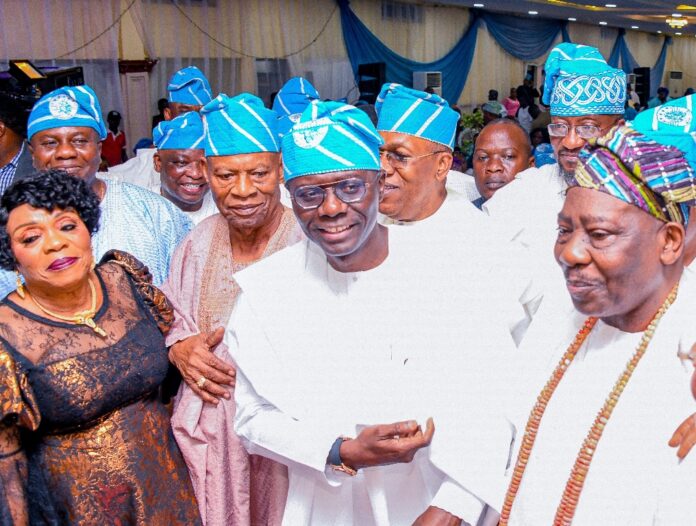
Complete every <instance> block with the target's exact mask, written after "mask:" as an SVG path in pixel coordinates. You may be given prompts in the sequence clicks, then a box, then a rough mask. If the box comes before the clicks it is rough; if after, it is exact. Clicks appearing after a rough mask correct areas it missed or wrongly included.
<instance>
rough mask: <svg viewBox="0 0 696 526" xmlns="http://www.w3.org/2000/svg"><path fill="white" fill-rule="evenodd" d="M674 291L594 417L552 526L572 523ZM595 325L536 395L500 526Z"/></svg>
mask: <svg viewBox="0 0 696 526" xmlns="http://www.w3.org/2000/svg"><path fill="white" fill-rule="evenodd" d="M677 288H678V286H675V287H674V288H673V289H672V291H671V292H670V294H669V295H668V296H667V299H666V300H665V302H664V303H663V304H662V306H661V307H660V309H659V310H658V311H657V313H656V314H655V316H654V317H653V319H652V321H651V322H650V324H649V325H648V328H647V329H646V330H645V332H644V333H643V337H642V338H641V340H640V343H639V344H638V347H637V349H636V351H635V352H634V353H633V356H632V357H631V359H630V360H629V362H628V364H626V368H625V369H624V371H623V372H622V373H621V376H619V379H618V380H617V381H616V384H615V385H614V388H613V389H612V390H611V392H610V393H609V396H608V397H607V399H606V401H605V403H604V406H603V407H602V409H601V410H600V411H599V413H598V414H597V417H596V418H595V421H594V423H593V424H592V427H591V428H590V431H589V433H588V434H587V437H586V438H585V440H584V442H583V444H582V447H581V448H580V451H579V452H578V456H577V457H576V459H575V464H574V465H573V469H572V470H571V473H570V476H569V477H568V482H566V487H565V490H564V491H563V496H562V497H561V503H560V504H559V506H558V509H557V510H556V516H555V518H554V521H553V524H554V526H569V525H570V524H571V523H572V522H573V517H574V515H575V510H576V508H577V505H578V501H579V500H580V493H581V492H582V489H583V486H584V484H585V479H586V478H587V473H588V472H589V470H590V464H591V462H592V458H593V456H594V453H595V451H596V450H597V445H598V443H599V440H600V438H601V437H602V432H603V431H604V428H605V426H606V425H607V423H608V421H609V418H610V417H611V414H612V412H613V411H614V408H615V407H616V404H617V402H618V401H619V397H620V396H621V393H623V391H624V389H625V388H626V385H627V384H628V381H629V380H630V379H631V375H632V374H633V371H634V370H635V368H636V367H637V366H638V362H639V361H640V359H641V358H642V357H643V355H644V354H645V351H646V350H647V348H648V344H649V343H650V340H652V337H653V335H654V334H655V329H656V328H657V324H658V323H659V321H660V319H661V318H662V316H663V315H664V313H665V312H667V309H669V307H670V305H672V303H674V300H675V299H676V297H677ZM596 323H597V318H592V317H590V318H588V319H587V320H586V321H585V324H584V325H583V327H582V328H581V329H580V332H578V334H577V335H576V336H575V339H574V340H573V342H572V343H571V344H570V346H569V347H568V350H567V351H566V352H565V353H564V354H563V356H562V357H561V360H560V362H559V363H558V365H557V366H556V369H555V370H554V371H553V374H552V375H551V378H549V380H548V382H547V383H546V385H545V386H544V388H543V389H542V391H541V393H540V394H539V396H538V398H537V401H536V403H535V404H534V408H533V409H532V412H531V414H530V416H529V419H528V420H527V426H526V427H525V430H524V437H523V438H522V445H521V446H520V451H519V453H518V454H517V461H516V463H515V468H514V470H513V472H512V477H511V480H510V485H509V486H508V490H507V494H506V495H505V502H504V503H503V509H502V511H501V513H500V522H499V525H500V526H507V524H508V522H509V520H510V512H511V511H512V505H513V503H514V502H515V497H516V496H517V492H518V490H519V489H520V484H521V483H522V477H523V476H524V470H525V468H526V467H527V463H528V462H529V457H530V456H531V453H532V448H533V447H534V441H535V440H536V437H537V432H538V431H539V426H540V424H541V419H542V417H543V416H544V412H545V411H546V407H547V406H548V403H549V401H550V400H551V397H552V396H553V393H554V391H555V390H556V388H557V387H558V385H559V384H560V382H561V379H562V378H563V375H564V374H565V372H566V371H567V369H568V367H569V366H570V364H571V363H572V362H573V359H574V358H575V355H576V354H577V352H578V351H579V350H580V347H582V344H583V343H584V342H585V339H586V338H587V335H588V334H590V332H591V331H592V329H593V327H594V326H595V324H596Z"/></svg>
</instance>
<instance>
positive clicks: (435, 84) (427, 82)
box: [413, 71, 442, 96]
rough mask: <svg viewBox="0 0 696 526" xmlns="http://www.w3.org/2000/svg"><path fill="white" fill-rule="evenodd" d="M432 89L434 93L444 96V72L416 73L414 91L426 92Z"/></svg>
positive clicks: (414, 74)
mask: <svg viewBox="0 0 696 526" xmlns="http://www.w3.org/2000/svg"><path fill="white" fill-rule="evenodd" d="M427 88H432V90H433V92H434V93H437V94H438V95H440V96H442V72H441V71H414V72H413V89H417V90H421V91H425V90H426V89H427Z"/></svg>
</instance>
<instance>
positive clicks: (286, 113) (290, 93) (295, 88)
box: [273, 77, 319, 137]
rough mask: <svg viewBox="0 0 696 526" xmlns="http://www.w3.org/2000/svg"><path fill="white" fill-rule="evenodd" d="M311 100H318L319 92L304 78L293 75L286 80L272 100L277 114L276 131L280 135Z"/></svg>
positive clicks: (296, 118) (290, 125) (297, 117)
mask: <svg viewBox="0 0 696 526" xmlns="http://www.w3.org/2000/svg"><path fill="white" fill-rule="evenodd" d="M313 100H319V93H318V92H317V90H316V89H314V86H312V84H311V83H310V82H309V81H308V80H307V79H305V78H302V77H293V78H291V79H290V80H288V81H287V82H286V83H285V84H284V85H283V87H282V88H280V91H279V92H278V94H277V95H276V98H275V99H274V100H273V111H275V112H276V113H277V114H278V133H279V135H280V136H281V137H282V136H283V135H285V134H286V133H288V131H290V128H292V126H293V124H295V123H296V122H297V121H299V120H300V115H302V112H303V111H304V109H305V108H306V107H307V105H308V104H309V103H310V102H312V101H313Z"/></svg>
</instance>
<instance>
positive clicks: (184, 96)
mask: <svg viewBox="0 0 696 526" xmlns="http://www.w3.org/2000/svg"><path fill="white" fill-rule="evenodd" d="M167 91H168V92H169V101H170V102H176V103H178V104H189V105H191V106H203V105H204V104H208V103H209V102H210V100H211V99H212V98H213V91H212V90H211V89H210V83H209V82H208V79H207V78H206V77H205V75H204V74H203V72H202V71H201V70H200V69H198V68H197V67H196V66H189V67H187V68H184V69H180V70H179V71H177V72H176V73H174V75H172V78H171V79H169V84H168V85H167Z"/></svg>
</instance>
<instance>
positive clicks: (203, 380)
mask: <svg viewBox="0 0 696 526" xmlns="http://www.w3.org/2000/svg"><path fill="white" fill-rule="evenodd" d="M207 381H208V379H207V378H206V377H205V376H201V377H200V378H199V379H198V381H197V382H196V385H197V386H198V388H199V389H203V386H204V385H205V383H206V382H207Z"/></svg>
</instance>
